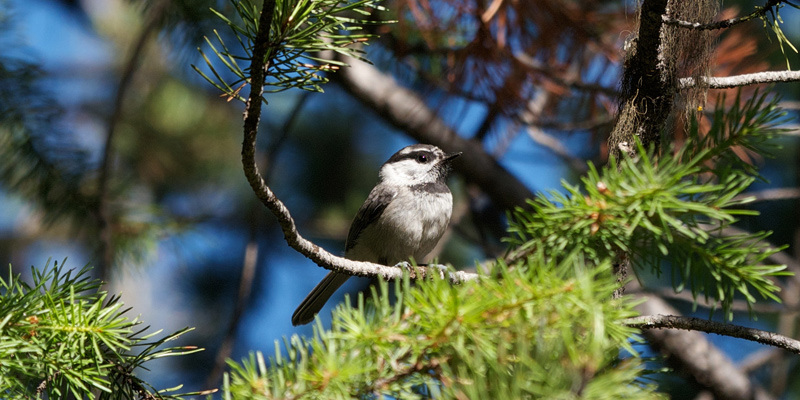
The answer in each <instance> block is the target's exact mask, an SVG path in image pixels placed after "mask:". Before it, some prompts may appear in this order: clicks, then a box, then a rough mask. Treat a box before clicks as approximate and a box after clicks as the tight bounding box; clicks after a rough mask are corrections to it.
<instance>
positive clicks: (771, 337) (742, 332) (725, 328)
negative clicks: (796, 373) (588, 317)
mask: <svg viewBox="0 0 800 400" xmlns="http://www.w3.org/2000/svg"><path fill="white" fill-rule="evenodd" d="M624 323H625V325H628V326H631V327H635V328H639V329H642V330H647V329H684V330H687V331H700V332H706V333H716V334H717V335H722V336H730V337H735V338H739V339H745V340H750V341H754V342H758V343H761V344H766V345H769V346H774V347H778V348H781V349H784V350H789V351H791V352H792V353H795V354H800V340H795V339H792V338H790V337H786V336H783V335H780V334H777V333H774V332H769V331H763V330H761V329H755V328H748V327H746V326H739V325H733V324H726V323H722V322H717V321H711V320H707V319H701V318H694V317H684V316H679V315H646V316H641V317H635V318H628V319H626V320H625V321H624Z"/></svg>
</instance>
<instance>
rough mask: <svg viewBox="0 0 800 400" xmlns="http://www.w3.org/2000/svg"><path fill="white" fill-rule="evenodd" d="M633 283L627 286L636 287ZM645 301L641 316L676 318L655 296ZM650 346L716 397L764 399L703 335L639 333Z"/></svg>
mask: <svg viewBox="0 0 800 400" xmlns="http://www.w3.org/2000/svg"><path fill="white" fill-rule="evenodd" d="M637 284H638V282H637V281H636V280H633V281H632V282H631V283H630V284H629V285H630V286H634V287H635V286H636V285H637ZM640 299H642V300H646V301H644V302H642V303H641V304H639V305H638V306H636V309H637V310H638V311H639V312H640V313H641V314H643V315H656V314H670V315H677V314H678V310H676V309H675V308H673V307H672V306H670V305H669V304H668V303H667V302H666V301H664V300H663V299H661V298H660V297H658V296H650V295H648V296H646V297H640ZM642 335H643V336H644V337H645V339H647V341H648V343H649V344H650V346H651V347H653V348H654V349H655V350H656V351H661V352H663V353H665V354H668V355H669V358H670V360H671V362H672V363H673V365H675V368H676V370H679V371H684V372H685V373H688V374H689V375H690V376H691V377H693V378H694V379H695V380H697V382H699V383H700V384H701V385H703V386H705V387H706V388H708V389H709V390H710V391H711V392H712V393H713V394H714V396H715V397H716V398H721V399H730V400H753V399H757V400H767V398H764V397H759V396H756V394H757V391H756V389H755V388H754V386H755V385H754V384H753V383H752V382H751V381H750V378H749V377H748V376H747V375H746V374H744V373H742V371H740V370H739V368H737V366H736V365H735V364H734V363H733V361H731V359H730V358H728V356H726V355H725V353H723V352H722V350H720V349H719V348H718V347H717V346H715V345H714V344H713V343H711V341H709V340H708V337H707V336H706V335H703V334H702V333H700V332H694V331H682V330H670V329H653V330H646V331H643V332H642Z"/></svg>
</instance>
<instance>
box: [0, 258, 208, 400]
mask: <svg viewBox="0 0 800 400" xmlns="http://www.w3.org/2000/svg"><path fill="white" fill-rule="evenodd" d="M89 270H90V269H89V267H83V268H82V269H80V270H68V269H66V268H65V267H64V263H63V262H62V263H61V265H59V264H58V262H56V263H54V265H53V266H52V267H51V266H50V264H49V263H48V264H47V265H45V267H44V268H41V269H37V268H31V274H32V276H33V281H32V283H31V284H28V283H27V282H25V281H24V280H22V279H21V277H20V275H15V274H13V273H12V272H11V270H10V269H9V274H8V275H7V276H6V277H0V318H2V319H0V397H3V398H9V399H11V398H24V399H28V398H50V399H60V398H68V397H69V396H73V397H74V398H78V399H81V398H98V399H156V398H174V397H176V396H175V395H171V394H170V393H172V392H175V391H176V390H178V389H180V386H178V387H175V388H171V389H166V390H161V391H159V390H156V389H155V388H153V387H152V386H150V385H149V384H148V383H147V382H145V381H143V380H142V379H140V378H139V377H138V376H137V375H136V373H137V371H140V370H141V368H144V367H143V365H144V364H145V363H147V362H149V361H151V360H154V359H158V358H162V357H169V356H176V355H183V354H191V353H194V352H197V351H200V350H201V349H198V348H196V347H193V346H189V347H186V346H184V347H167V348H162V345H163V344H164V343H166V342H168V341H170V340H174V339H176V338H177V337H179V336H180V335H182V334H184V333H185V332H187V331H189V330H190V329H183V330H181V331H178V332H175V333H173V334H171V335H167V336H165V337H163V338H161V339H156V338H155V336H156V335H158V334H159V333H160V331H157V332H153V333H148V334H146V333H145V331H146V330H147V329H148V328H147V327H145V328H141V327H139V325H140V324H141V321H139V319H138V318H133V319H131V318H128V317H127V316H126V315H125V313H126V312H127V311H129V309H128V308H125V307H124V304H123V303H122V302H121V301H120V299H119V298H118V297H114V296H109V295H108V293H107V292H105V291H103V290H100V281H99V280H92V279H90V277H89Z"/></svg>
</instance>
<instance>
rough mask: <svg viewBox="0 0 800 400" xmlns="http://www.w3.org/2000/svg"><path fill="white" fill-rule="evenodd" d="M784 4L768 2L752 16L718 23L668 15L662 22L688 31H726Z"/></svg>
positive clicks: (778, 1) (776, 1)
mask: <svg viewBox="0 0 800 400" xmlns="http://www.w3.org/2000/svg"><path fill="white" fill-rule="evenodd" d="M780 3H783V0H768V1H767V3H766V4H764V7H761V8H759V7H757V8H756V10H755V11H753V12H752V13H750V14H747V15H745V16H743V17H737V18H731V19H726V20H724V21H717V22H711V23H708V24H702V23H699V22H689V21H682V20H679V19H676V18H672V17H670V16H668V15H666V14H664V15H662V16H661V20H662V21H663V22H664V24H666V25H672V26H679V27H681V28H688V29H697V30H712V31H713V30H717V29H725V28H730V27H732V26H734V25H737V24H741V23H742V22H747V21H750V20H752V19H753V18H759V17H762V16H763V15H764V14H766V13H767V12H768V11H770V10H771V9H772V8H773V7H775V6H777V5H778V4H780Z"/></svg>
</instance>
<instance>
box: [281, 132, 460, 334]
mask: <svg viewBox="0 0 800 400" xmlns="http://www.w3.org/2000/svg"><path fill="white" fill-rule="evenodd" d="M460 155H461V153H452V154H445V153H444V152H443V151H442V150H441V149H439V148H438V147H436V146H431V145H427V144H415V145H411V146H408V147H405V148H403V149H401V150H400V151H398V152H397V153H395V154H394V155H393V156H391V157H390V158H389V160H387V161H386V162H385V163H384V164H383V166H381V169H380V173H379V176H380V180H379V182H378V184H377V185H376V186H375V187H374V188H373V189H372V191H371V192H370V193H369V196H368V197H367V200H366V201H364V204H362V205H361V208H360V209H359V210H358V213H357V214H356V217H355V219H353V223H352V224H351V225H350V232H349V233H348V234H347V241H346V242H345V253H344V254H345V258H348V259H351V260H355V261H369V262H374V263H378V264H383V265H395V264H397V263H400V262H402V261H407V260H408V259H409V258H411V257H413V258H414V260H417V261H422V260H423V259H424V257H425V256H426V255H427V254H428V253H429V252H430V251H431V250H433V248H434V247H435V246H436V244H437V243H438V242H439V239H441V237H442V235H443V234H444V232H445V230H446V229H447V224H448V223H449V222H450V215H451V214H452V212H453V196H452V194H450V189H449V188H448V187H447V184H446V183H445V180H446V179H447V174H448V172H449V171H450V163H451V162H452V161H453V159H455V158H456V157H458V156H460ZM348 278H350V276H349V275H347V274H341V273H337V272H330V273H328V275H326V276H325V278H323V279H322V281H321V282H320V283H319V284H317V286H316V287H314V289H313V290H312V291H311V293H309V294H308V296H306V298H305V300H303V302H302V303H300V305H299V306H298V307H297V310H295V312H294V314H293V315H292V325H303V324H307V323H309V322H311V321H312V320H313V319H314V315H315V314H317V313H318V312H319V311H320V310H321V309H322V306H324V305H325V302H326V301H328V298H330V297H331V295H332V294H333V292H335V291H336V289H338V288H339V287H340V286H342V284H344V282H345V281H347V279H348Z"/></svg>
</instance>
